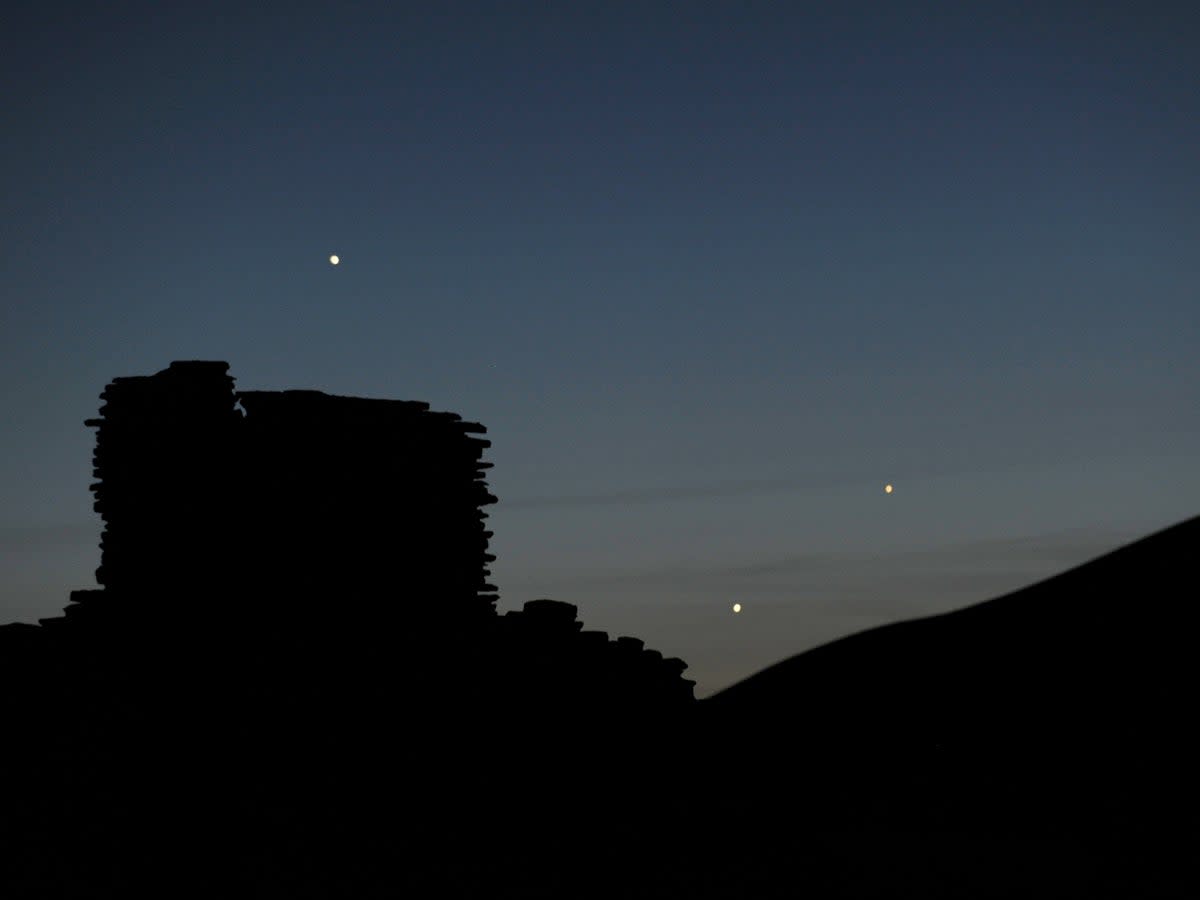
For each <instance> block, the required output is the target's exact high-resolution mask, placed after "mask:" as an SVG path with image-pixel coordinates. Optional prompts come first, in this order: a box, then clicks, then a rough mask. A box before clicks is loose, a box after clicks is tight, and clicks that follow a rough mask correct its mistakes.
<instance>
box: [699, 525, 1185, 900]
mask: <svg viewBox="0 0 1200 900" xmlns="http://www.w3.org/2000/svg"><path fill="white" fill-rule="evenodd" d="M1198 556H1200V518H1195V519H1190V520H1188V521H1186V522H1183V523H1181V524H1179V525H1176V526H1174V527H1171V528H1168V529H1166V530H1164V531H1161V532H1159V533H1157V534H1154V535H1152V536H1150V537H1148V538H1145V539H1143V540H1140V541H1138V542H1136V543H1134V544H1131V545H1129V546H1127V547H1124V548H1121V549H1119V550H1117V551H1115V552H1112V553H1110V554H1107V555H1105V556H1103V557H1100V558H1099V559H1096V560H1093V561H1092V562H1089V563H1087V564H1085V565H1082V566H1079V567H1078V568H1075V569H1072V570H1070V571H1068V572H1065V573H1063V574H1061V575H1058V576H1056V577H1054V578H1050V579H1048V580H1046V581H1043V582H1040V583H1038V584H1035V585H1033V586H1031V587H1028V588H1025V589H1023V590H1020V591H1016V592H1014V593H1012V594H1008V595H1006V596H1003V597H1000V598H997V599H995V600H991V601H988V602H986V603H981V604H978V605H976V606H972V607H969V608H967V609H963V610H960V611H956V612H953V613H947V614H944V615H938V616H933V617H929V618H924V619H918V620H913V621H908V622H901V623H898V624H894V625H888V626H885V627H881V628H876V629H873V630H870V631H867V632H863V633H861V634H856V635H853V636H851V637H847V638H844V639H842V640H839V641H835V642H833V643H831V644H828V645H825V646H823V647H819V648H817V649H814V650H812V651H810V652H807V653H803V654H800V655H798V656H795V657H792V658H791V659H788V660H786V661H784V662H781V663H779V664H777V665H775V666H772V667H770V668H769V669H767V670H765V671H763V672H761V673H759V674H757V675H755V676H753V677H751V678H749V679H746V680H745V681H743V682H741V683H740V684H737V685H734V686H733V687H731V688H729V689H727V690H725V691H723V692H721V693H720V694H717V695H715V696H714V697H712V698H709V699H708V700H706V701H703V702H702V703H701V706H702V712H703V720H704V726H705V734H706V736H707V738H708V741H709V745H710V746H711V747H713V748H714V752H716V753H718V755H721V756H724V757H725V758H727V759H729V760H737V759H742V760H747V761H749V760H753V765H749V764H748V765H746V766H745V768H744V769H743V771H742V772H741V774H740V775H739V777H738V778H737V779H735V781H733V782H731V783H729V784H728V785H727V786H722V788H721V789H719V790H720V791H721V792H722V794H721V797H720V799H719V800H718V801H716V804H715V805H717V806H720V807H721V808H722V809H723V813H722V815H725V816H729V817H731V818H741V819H742V820H743V821H753V820H754V816H755V812H756V811H757V810H758V809H759V807H758V806H757V805H754V804H751V805H750V806H749V807H748V806H747V804H746V803H745V802H744V798H745V797H746V796H748V795H749V796H757V797H759V798H762V797H770V798H771V802H772V803H774V804H778V805H779V806H780V807H781V808H787V809H790V810H794V811H795V814H796V815H800V816H802V817H804V818H806V819H808V821H809V822H810V823H811V821H813V820H814V819H815V820H816V821H819V822H822V823H823V825H824V826H825V827H827V828H828V829H830V830H832V831H845V830H850V831H852V832H855V833H859V834H861V833H862V832H863V831H866V832H872V833H886V834H889V835H892V836H893V837H892V838H889V839H888V840H893V841H896V840H898V841H899V844H900V845H905V844H906V843H907V840H908V839H910V838H911V836H912V835H914V834H927V835H934V836H936V838H935V840H938V841H942V842H943V843H945V845H946V846H947V847H959V849H960V850H962V846H961V845H962V842H963V840H964V838H965V839H966V840H967V844H968V845H969V846H968V850H967V851H963V852H968V851H969V854H971V855H969V856H968V858H973V859H975V860H976V863H973V866H977V867H981V868H980V870H976V869H974V868H973V869H971V870H970V871H960V870H959V868H958V867H957V866H956V865H953V864H952V865H950V867H949V870H950V872H951V873H952V874H953V873H955V872H957V874H956V875H954V877H955V878H959V879H960V881H961V882H962V883H963V884H971V885H973V887H972V888H971V891H970V892H968V893H967V894H966V895H968V896H982V895H984V894H980V893H976V891H979V890H983V889H984V888H985V887H987V885H986V884H985V883H984V882H980V881H978V880H977V878H978V876H979V874H980V871H989V872H991V873H992V874H991V875H990V876H989V877H990V878H991V879H992V880H991V882H990V888H996V889H997V893H996V895H997V896H1005V895H1009V896H1013V895H1016V894H1018V893H1020V894H1025V895H1029V894H1030V892H1031V891H1034V892H1035V893H1036V891H1038V890H1043V889H1044V890H1045V891H1046V892H1047V893H1046V894H1045V895H1047V896H1188V895H1190V892H1191V891H1193V890H1195V889H1196V887H1197V886H1198V884H1200V883H1198V882H1197V881H1196V879H1195V878H1194V875H1193V874H1192V873H1191V871H1190V869H1188V868H1187V867H1186V865H1185V861H1186V860H1191V859H1193V858H1194V848H1195V846H1196V844H1195V840H1196V838H1197V837H1198V836H1200V812H1198V811H1200V805H1198V801H1200V775H1198V771H1200V770H1198V769H1197V766H1196V762H1195V761H1196V759H1197V758H1198V753H1200V740H1198V730H1197V725H1196V717H1195V712H1194V710H1195V706H1196V699H1197V685H1198V680H1197V664H1196V660H1197V653H1196V640H1197V630H1196V626H1197V624H1198V621H1200V606H1198V605H1197V600H1198V599H1200V598H1197V596H1196V592H1195V588H1194V585H1195V581H1196V576H1195V569H1194V565H1195V564H1194V561H1195V559H1197V557H1198ZM743 814H744V815H743ZM760 828H761V832H760ZM754 830H755V832H756V834H758V840H760V841H761V842H762V843H763V844H764V845H770V844H771V843H772V841H773V839H774V837H773V830H774V829H773V826H768V825H765V823H762V822H761V821H760V822H758V823H757V824H756V826H755V827H754ZM899 836H904V837H899ZM860 839H861V838H860ZM1055 846H1057V847H1059V849H1058V850H1054V849H1053V848H1054V847H1055ZM912 853H917V851H916V850H913V851H912ZM1006 853H1011V854H1012V856H1013V859H1012V860H1011V863H1012V864H1014V865H1016V864H1018V863H1019V866H1020V868H1017V869H1014V868H1012V866H1011V865H1009V864H1008V862H1007V861H1006V860H1005V859H1004V858H1003V857H1004V854H1006ZM1022 854H1024V855H1025V858H1024V859H1018V857H1020V856H1021V855H1022ZM918 855H920V854H918ZM939 860H940V863H939V864H940V865H941V866H942V867H945V865H946V863H947V859H946V858H944V857H940V858H939ZM900 868H903V866H901V867H900ZM1014 872H1022V873H1024V874H1023V875H1019V876H1015V875H1014ZM947 877H949V876H947ZM1021 878H1026V879H1027V880H1028V882H1029V883H1026V884H1024V885H1022V884H1021V883H1020V879H1021ZM1014 879H1015V880H1014ZM1039 879H1041V881H1040V882H1039ZM985 881H986V879H985ZM1004 885H1006V886H1007V887H1006V888H1005V889H1003V890H1001V889H999V886H1004ZM878 887H879V889H880V890H882V886H881V885H880V886H878ZM990 888H989V889H990ZM863 890H864V891H866V888H865V887H864V888H863ZM866 893H867V894H868V895H871V896H874V895H875V894H873V893H871V892H870V891H866ZM879 895H880V896H884V895H886V894H884V893H880V894H879ZM988 895H990V894H988ZM1039 895H1041V894H1039Z"/></svg>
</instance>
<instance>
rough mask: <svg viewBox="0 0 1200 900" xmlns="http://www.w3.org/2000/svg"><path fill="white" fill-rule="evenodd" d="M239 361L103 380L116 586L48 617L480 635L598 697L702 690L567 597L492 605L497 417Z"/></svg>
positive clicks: (660, 696) (145, 628) (686, 695)
mask: <svg viewBox="0 0 1200 900" xmlns="http://www.w3.org/2000/svg"><path fill="white" fill-rule="evenodd" d="M228 369H229V365H228V364H227V363H225V362H210V361H177V362H173V363H171V364H170V365H169V366H168V367H167V368H166V369H164V370H162V371H160V372H158V373H157V374H155V375H150V376H133V377H124V378H116V379H114V380H113V381H112V383H110V384H109V385H108V386H107V388H106V389H105V390H104V392H103V393H102V394H101V398H102V399H103V400H104V401H105V402H104V405H103V406H102V407H101V409H100V416H99V417H98V418H94V419H88V420H87V421H86V423H85V424H87V425H88V426H90V427H94V428H96V429H97V434H96V451H95V455H94V458H93V459H94V464H95V466H94V469H93V475H94V476H95V477H96V478H98V479H99V480H98V481H97V482H96V483H95V484H93V485H92V486H91V490H92V491H93V493H94V494H95V495H96V501H95V504H94V509H95V511H96V512H97V513H99V514H100V516H101V517H102V519H103V522H104V531H103V534H102V536H101V541H100V547H101V564H100V567H99V568H98V569H97V570H96V580H97V582H98V583H99V584H101V585H102V586H103V587H102V588H100V589H91V590H77V591H73V592H72V593H71V603H70V605H68V606H67V608H66V609H65V611H64V615H63V616H62V617H59V618H51V619H43V620H41V624H42V626H43V627H45V628H49V629H55V630H57V629H61V628H72V627H75V628H77V629H80V628H82V629H96V630H100V631H111V630H113V629H117V628H119V629H123V630H125V631H127V632H134V631H140V632H154V631H156V630H162V629H163V628H170V629H173V630H174V631H175V632H176V633H177V635H178V636H179V637H180V638H181V639H185V640H186V639H188V638H193V639H197V640H204V641H205V642H207V643H208V647H209V650H210V651H211V650H212V649H213V648H212V643H211V642H212V641H213V640H214V639H216V637H217V636H218V635H223V634H231V633H232V632H235V631H236V632H242V633H245V634H251V633H254V632H262V631H264V630H266V631H270V632H280V631H282V632H287V633H292V634H303V633H305V632H316V633H318V634H321V633H327V632H328V631H329V630H331V629H332V630H337V631H344V630H345V629H347V628H358V629H361V628H363V627H364V626H365V627H367V628H369V629H371V630H372V631H375V632H378V631H379V630H383V631H384V632H386V633H390V634H392V635H393V636H400V635H406V636H407V637H409V638H411V637H413V636H416V635H414V633H415V632H419V636H420V638H421V640H422V643H423V644H425V645H426V646H428V641H429V639H430V638H431V637H434V636H435V635H437V634H438V633H439V632H441V633H456V634H457V635H459V636H460V637H461V636H462V635H473V636H475V637H478V638H482V637H483V636H486V638H487V639H490V640H491V641H494V642H496V643H497V645H508V646H511V647H512V648H513V649H514V652H516V653H517V655H518V656H520V657H522V658H528V656H529V655H530V654H531V653H533V652H534V649H535V648H537V652H538V653H541V654H545V653H551V655H553V656H554V657H555V661H556V665H557V666H558V667H559V678H561V677H562V676H563V674H564V673H565V672H567V671H568V670H570V671H571V673H572V674H571V675H570V677H569V678H568V680H574V682H575V686H576V688H578V689H579V690H581V691H583V692H585V693H589V694H591V695H592V699H594V700H597V701H598V700H601V699H603V698H602V697H601V696H600V695H601V694H602V693H603V692H604V690H605V689H607V690H608V691H609V692H610V693H612V694H613V697H612V699H614V700H616V699H617V697H618V695H621V696H622V698H623V699H624V700H625V701H626V702H628V701H631V700H634V699H638V700H641V701H645V702H662V703H667V704H679V703H686V702H687V701H689V700H691V699H692V697H693V695H692V685H693V684H694V682H691V681H688V680H686V679H684V678H682V673H683V671H684V669H685V668H686V664H685V663H684V662H683V661H682V660H679V659H664V658H663V657H662V654H661V653H658V652H657V651H654V650H648V649H645V648H644V647H643V645H642V642H640V641H638V640H637V639H635V638H629V637H621V638H617V639H616V640H610V639H609V637H608V635H606V634H604V633H603V632H595V631H582V627H583V626H582V624H581V623H580V622H578V621H576V608H575V607H574V606H572V605H571V604H567V603H561V602H557V601H552V600H544V599H543V600H533V601H529V602H527V603H525V605H524V609H523V610H522V611H521V612H508V613H506V614H505V615H504V616H503V617H498V616H497V613H496V609H495V607H496V601H497V599H498V594H497V593H496V586H495V585H493V584H490V583H489V582H488V581H487V578H488V576H489V575H490V570H489V569H488V568H487V564H488V563H490V562H492V561H493V560H494V559H495V556H493V555H492V554H490V553H488V552H487V550H488V538H490V537H491V536H492V532H491V531H488V530H486V528H485V526H484V523H485V520H486V518H487V516H486V513H485V512H484V511H483V507H485V506H487V505H489V504H493V503H495V502H496V497H495V496H493V495H492V494H490V493H489V492H488V489H487V484H486V482H485V480H484V477H483V473H484V472H485V471H486V470H487V469H489V468H491V466H492V464H491V463H489V462H485V461H483V459H482V456H483V452H484V450H485V449H486V448H487V447H489V446H490V445H491V442H490V441H487V440H484V439H483V438H480V437H477V436H476V435H480V434H484V433H486V429H485V428H484V426H483V425H480V424H479V423H477V422H464V421H463V420H462V419H461V417H460V416H458V415H456V414H454V413H448V412H435V411H431V410H430V409H429V404H427V403H421V402H415V401H402V400H384V399H365V398H360V397H341V396H331V395H329V394H325V393H322V392H320V391H314V390H285V391H235V390H234V379H233V378H232V377H231V376H230V375H229V374H228ZM239 407H240V409H239ZM235 598H236V602H233V601H234V599H235ZM555 642H557V643H558V644H559V645H560V646H558V647H556V648H555V649H554V650H553V651H552V650H551V645H552V644H554V643H555ZM415 649H416V648H413V647H410V648H409V650H410V652H412V651H413V650H415ZM477 649H478V648H477ZM581 660H582V662H581ZM510 670H511V667H510ZM588 670H595V671H591V672H589V671H588Z"/></svg>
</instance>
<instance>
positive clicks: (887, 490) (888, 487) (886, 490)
mask: <svg viewBox="0 0 1200 900" xmlns="http://www.w3.org/2000/svg"><path fill="white" fill-rule="evenodd" d="M883 492H884V493H885V494H890V493H891V492H892V486H891V485H890V484H885V485H884V486H883Z"/></svg>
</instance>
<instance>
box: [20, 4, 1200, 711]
mask: <svg viewBox="0 0 1200 900" xmlns="http://www.w3.org/2000/svg"><path fill="white" fill-rule="evenodd" d="M182 6H185V4H175V3H161V2H158V3H145V4H125V3H115V4H93V3H79V4H70V3H68V4H58V5H50V6H47V5H46V4H41V3H26V4H20V5H19V7H18V9H17V10H16V11H15V12H14V11H12V10H11V9H10V10H9V11H8V12H6V13H4V17H3V21H2V23H0V35H2V37H0V41H2V52H0V72H2V73H3V85H4V94H5V116H4V118H5V140H4V141H3V142H0V183H2V191H0V204H2V215H0V228H2V229H3V233H2V234H3V246H4V248H5V252H4V254H3V258H2V262H0V279H2V281H0V283H2V285H3V305H2V306H0V376H2V377H3V384H4V385H5V390H4V391H3V392H2V395H0V433H2V439H0V501H2V502H0V621H12V620H34V619H36V618H37V617H39V616H47V615H52V614H55V613H56V612H57V611H58V610H59V609H60V608H61V607H62V605H63V604H64V603H65V602H66V600H67V592H68V591H69V590H71V589H73V588H79V587H88V586H92V585H93V584H94V579H93V574H92V570H93V569H94V568H95V566H96V565H97V564H98V562H99V549H98V546H97V542H98V538H99V532H100V521H99V518H98V516H96V515H94V514H93V513H92V511H91V499H92V498H91V495H90V494H89V493H88V490H87V486H88V484H89V483H90V482H91V480H92V479H91V472H90V468H91V462H90V456H91V451H92V443H93V436H94V432H93V431H92V430H90V429H87V428H85V427H84V426H83V424H82V422H83V419H85V418H87V417H89V416H92V415H95V412H96V409H97V407H98V405H99V399H98V395H99V393H100V391H101V390H102V388H103V386H104V384H105V383H106V382H108V381H109V380H110V379H111V378H113V377H114V376H118V375H132V374H149V373H152V372H154V371H157V370H158V369H160V368H163V367H164V366H166V365H167V363H169V362H170V361H171V360H173V359H189V358H199V359H225V360H228V361H229V362H230V363H231V364H232V374H233V375H234V376H235V377H236V378H237V379H238V384H239V386H240V387H243V388H247V389H278V388H289V387H297V388H317V389H321V390H325V391H329V392H332V393H344V394H357V395H363V396H380V397H396V398H402V399H416V400H425V401H428V402H430V403H432V404H433V406H434V408H435V409H445V410H451V411H454V412H458V413H460V414H462V415H463V416H464V417H465V418H468V419H472V420H477V421H481V422H483V423H484V424H485V425H487V426H488V429H489V432H490V433H489V437H490V438H491V440H492V441H493V444H494V445H493V448H492V450H491V451H490V455H489V457H488V458H489V459H490V460H491V461H493V462H494V463H495V464H496V468H495V469H493V470H492V471H491V473H490V474H489V482H490V484H491V487H492V491H493V492H494V493H495V494H497V495H498V496H499V497H500V498H501V502H500V503H499V504H498V505H497V506H495V507H492V508H491V510H490V511H491V525H492V528H493V529H494V531H495V532H496V536H495V538H494V539H493V552H494V553H496V554H497V555H498V557H499V559H498V560H497V562H496V563H495V565H494V567H493V571H494V576H495V577H494V579H493V580H494V581H495V582H496V583H497V584H498V585H499V587H500V590H501V594H502V600H501V608H502V609H504V608H517V607H519V606H520V605H521V603H523V602H524V601H525V600H529V599H532V598H534V597H539V596H549V597H553V598H555V599H559V600H566V601H569V602H572V603H575V604H577V605H578V606H579V607H580V616H581V618H582V619H583V620H584V621H585V623H587V626H588V627H595V628H603V629H606V630H609V631H611V632H615V633H619V634H634V635H637V636H639V637H642V638H644V639H645V640H646V641H647V643H648V644H649V645H650V646H653V647H656V648H658V649H660V650H663V651H664V652H665V653H666V654H667V655H678V656H682V657H683V658H684V659H686V660H687V661H688V662H689V663H690V664H691V671H690V676H691V677H693V678H695V679H697V680H698V686H697V693H698V694H700V695H704V694H708V693H711V692H712V691H714V690H717V689H719V688H721V687H724V686H726V685H727V684H729V683H731V682H733V681H734V680H737V679H738V678H741V677H743V676H745V675H748V674H750V673H751V672H753V671H756V670H757V669H760V668H762V667H763V666H765V665H768V664H769V663H771V662H774V661H776V660H778V659H780V658H782V657H784V656H788V655H790V654H792V653H794V652H797V651H800V650H803V649H806V648H808V647H811V646H813V645H815V644H818V643H822V642H824V641H826V640H829V639H831V638H833V637H837V636H840V635H842V634H846V633H848V632H851V631H856V630H859V629H862V628H864V627H868V626H871V625H875V624H880V623H882V622H886V621H891V620H894V619H898V618H907V617H911V616H914V615H920V614H925V613H931V612H936V611H943V610H947V609H951V608H955V607H958V606H963V605H966V604H969V603H972V602H975V601H979V600H983V599H986V598H988V597H989V596H993V595H995V594H997V593H999V592H1002V591H1005V590H1008V589H1011V588H1016V587H1019V586H1021V585H1024V584H1026V583H1028V582H1030V581H1032V580H1035V579H1037V578H1039V577H1042V576H1044V575H1049V574H1052V573H1053V572H1056V571H1058V570H1060V569H1062V568H1065V567H1067V566H1069V565H1072V564H1074V563H1078V562H1082V561H1084V560H1085V559H1087V558H1090V557H1092V556H1094V555H1096V554H1098V553H1100V552H1102V551H1105V550H1107V549H1110V548H1112V547H1115V546H1116V545H1118V544H1120V543H1122V542H1123V541H1125V540H1128V539H1130V538H1133V537H1136V536H1139V535H1141V534H1143V533H1145V532H1148V531H1150V530H1153V529H1156V528H1159V527H1162V526H1166V525H1168V524H1171V523H1173V522H1175V521H1177V520H1179V519H1182V518H1185V517H1187V516H1190V515H1193V514H1195V513H1197V512H1200V474H1198V473H1197V469H1196V460H1197V457H1198V455H1200V454H1198V453H1197V451H1198V450H1200V418H1198V415H1197V412H1198V410H1200V352H1198V351H1200V331H1198V327H1197V326H1198V322H1200V297H1198V293H1197V285H1198V283H1200V279H1198V276H1200V252H1198V249H1197V248H1198V247H1200V163H1197V156H1196V148H1197V147H1198V146H1200V78H1198V75H1200V54H1197V53H1196V48H1197V47H1200V16H1197V14H1196V13H1195V11H1192V10H1189V9H1188V7H1187V6H1186V5H1185V4H1175V3H1170V4H1166V3H1164V4H1155V3H1121V4H1114V3H1104V2H1088V3H1079V4H1063V3H1057V4H1056V3H1051V2H1038V3H1021V2H1007V3H1001V4H996V5H995V6H993V7H991V11H990V12H989V11H988V7H986V6H985V5H984V4H979V3H971V4H962V3H946V4H928V3H901V2H894V3H879V4H856V3H845V4H831V6H832V7H835V9H829V10H822V11H814V10H812V9H809V7H811V6H814V5H813V4H793V3H754V2H746V0H741V2H736V3H735V2H731V3H654V2H638V3H622V2H616V0H609V2H603V3H583V2H569V3H568V2H562V3H519V2H495V3H449V2H437V3H424V4H405V3H394V2H393V3H379V4H366V3H352V2H340V3H328V4H312V3H303V2H289V3H280V4H273V6H274V11H273V12H263V11H262V6H264V5H261V4H260V5H255V4H241V3H239V4H229V5H228V6H222V5H221V4H214V3H206V4H192V6H193V7H194V9H193V10H192V11H191V12H188V11H186V10H181V9H180V7H182ZM256 6H257V7H258V8H257V9H255V8H254V7H256ZM268 6H270V5H269V4H268ZM331 253H337V254H339V255H340V256H341V265H339V266H338V267H336V268H334V267H332V266H330V265H329V263H328V257H329V255H330V254H331ZM886 482H892V483H894V484H895V486H896V490H895V492H894V493H893V494H891V495H890V496H889V495H885V494H884V492H883V485H884V484H885V483H886ZM735 601H738V602H740V603H742V604H743V607H744V608H743V611H742V612H741V613H740V614H739V615H737V616H734V615H733V614H732V612H731V610H730V607H731V605H732V603H733V602H735ZM336 614H337V611H336V609H332V608H331V610H330V615H336Z"/></svg>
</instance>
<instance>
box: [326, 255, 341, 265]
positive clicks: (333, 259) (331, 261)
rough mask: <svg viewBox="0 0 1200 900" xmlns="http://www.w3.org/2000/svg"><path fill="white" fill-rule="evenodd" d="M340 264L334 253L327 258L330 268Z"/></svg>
mask: <svg viewBox="0 0 1200 900" xmlns="http://www.w3.org/2000/svg"><path fill="white" fill-rule="evenodd" d="M340 262H341V260H340V259H338V255H337V254H336V253H335V254H333V256H331V257H329V264H330V265H331V266H336V265H337V264H338V263H340Z"/></svg>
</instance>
